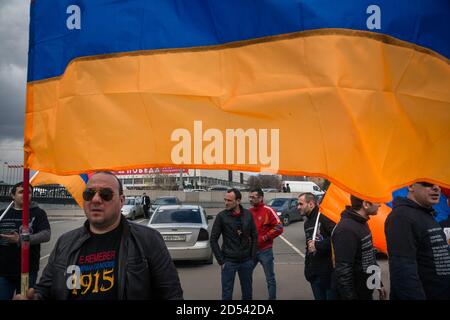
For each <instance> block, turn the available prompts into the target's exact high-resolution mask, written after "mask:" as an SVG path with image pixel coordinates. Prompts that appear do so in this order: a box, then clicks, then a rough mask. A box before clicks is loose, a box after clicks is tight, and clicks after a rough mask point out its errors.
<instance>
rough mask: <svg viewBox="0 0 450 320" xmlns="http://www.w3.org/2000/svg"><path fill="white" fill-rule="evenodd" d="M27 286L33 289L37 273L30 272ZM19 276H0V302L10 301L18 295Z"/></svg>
mask: <svg viewBox="0 0 450 320" xmlns="http://www.w3.org/2000/svg"><path fill="white" fill-rule="evenodd" d="M28 280H29V281H28V285H29V287H30V288H32V287H34V285H35V284H36V280H37V272H30V274H29V279H28ZM20 290H21V288H20V276H16V277H1V276H0V300H11V299H12V298H13V296H14V291H15V293H16V294H19V293H20Z"/></svg>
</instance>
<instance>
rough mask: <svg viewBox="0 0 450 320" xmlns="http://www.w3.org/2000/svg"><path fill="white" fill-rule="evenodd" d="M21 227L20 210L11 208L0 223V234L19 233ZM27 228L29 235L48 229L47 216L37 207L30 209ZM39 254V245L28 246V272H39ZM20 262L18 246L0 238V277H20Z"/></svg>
mask: <svg viewBox="0 0 450 320" xmlns="http://www.w3.org/2000/svg"><path fill="white" fill-rule="evenodd" d="M2 213H3V211H2ZM0 215H1V213H0ZM21 226H22V210H16V209H14V208H11V209H10V210H9V211H8V212H7V213H6V215H5V216H4V217H3V219H2V220H1V221H0V233H3V234H9V233H12V232H14V231H15V232H17V233H20V232H19V228H20V227H21ZM29 227H30V234H34V233H38V232H40V231H42V230H46V229H50V224H49V223H48V219H47V214H46V213H45V211H44V210H42V209H41V208H39V207H33V208H31V209H30V218H29ZM40 252H41V245H40V244H36V245H32V246H30V272H37V271H38V270H39V260H40ZM20 260H21V258H20V246H18V245H17V244H15V243H8V241H6V240H5V239H2V238H0V276H18V275H20Z"/></svg>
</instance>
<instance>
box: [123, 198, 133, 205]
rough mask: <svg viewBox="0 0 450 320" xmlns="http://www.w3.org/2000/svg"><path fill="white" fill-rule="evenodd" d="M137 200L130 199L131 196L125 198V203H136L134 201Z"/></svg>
mask: <svg viewBox="0 0 450 320" xmlns="http://www.w3.org/2000/svg"><path fill="white" fill-rule="evenodd" d="M135 201H136V199H130V198H128V199H125V205H131V206H132V205H134V203H135Z"/></svg>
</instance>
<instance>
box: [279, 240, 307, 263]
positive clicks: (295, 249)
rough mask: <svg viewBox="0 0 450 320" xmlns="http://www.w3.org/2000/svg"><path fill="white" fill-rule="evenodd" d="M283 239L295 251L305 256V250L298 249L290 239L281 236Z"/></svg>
mask: <svg viewBox="0 0 450 320" xmlns="http://www.w3.org/2000/svg"><path fill="white" fill-rule="evenodd" d="M280 238H281V240H283V241H284V242H286V243H287V245H288V246H289V247H291V248H292V249H293V250H294V251H295V252H297V253H298V254H299V255H300V256H301V257H302V258H304V257H305V255H304V254H303V252H301V251H300V250H298V249H297V248H296V247H295V246H294V245H293V244H292V243H290V242H289V241H287V240H286V238H284V237H283V236H280Z"/></svg>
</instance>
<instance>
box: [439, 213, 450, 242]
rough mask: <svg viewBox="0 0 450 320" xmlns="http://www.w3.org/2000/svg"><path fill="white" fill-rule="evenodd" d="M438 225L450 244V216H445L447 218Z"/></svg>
mask: <svg viewBox="0 0 450 320" xmlns="http://www.w3.org/2000/svg"><path fill="white" fill-rule="evenodd" d="M440 225H441V227H442V229H443V230H444V233H445V237H446V239H447V242H448V244H449V245H450V217H449V218H447V220H444V221H441V223H440Z"/></svg>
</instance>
